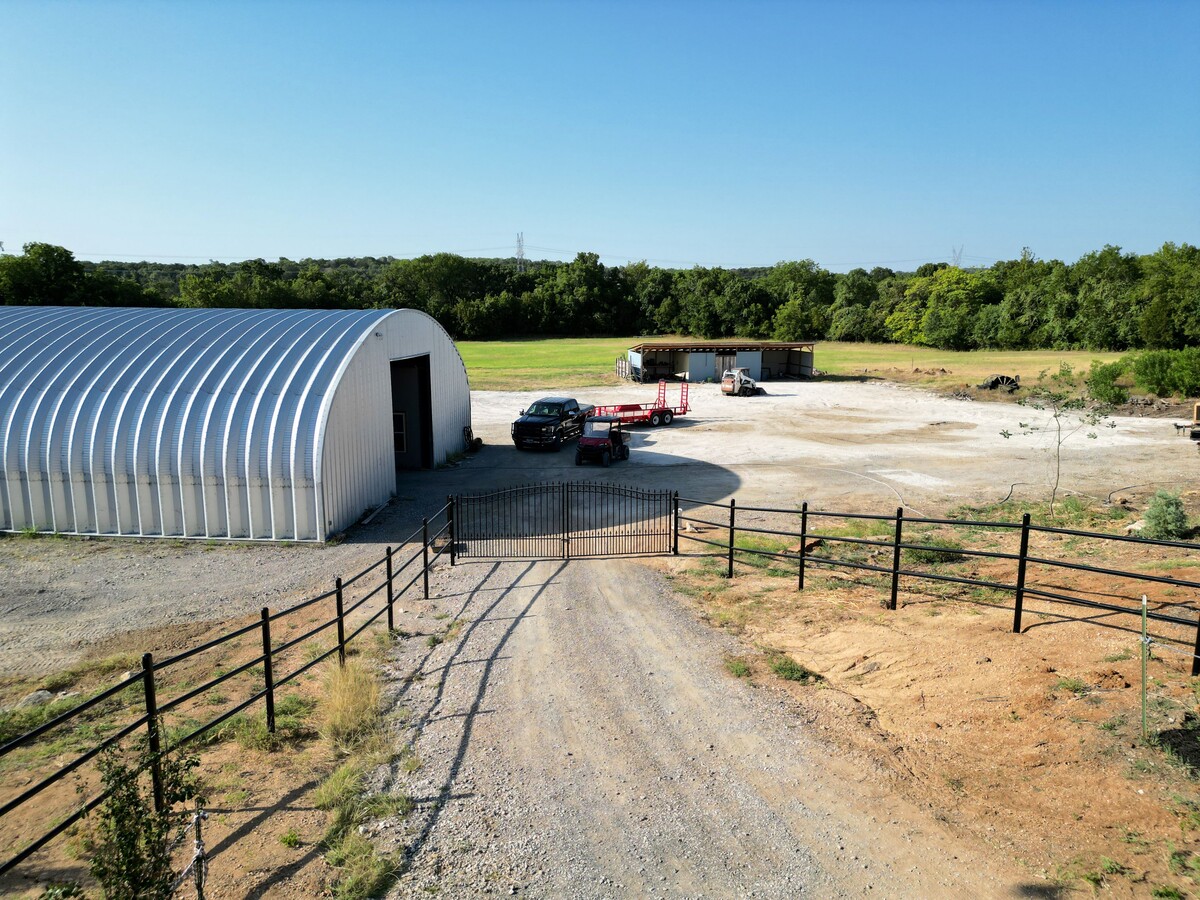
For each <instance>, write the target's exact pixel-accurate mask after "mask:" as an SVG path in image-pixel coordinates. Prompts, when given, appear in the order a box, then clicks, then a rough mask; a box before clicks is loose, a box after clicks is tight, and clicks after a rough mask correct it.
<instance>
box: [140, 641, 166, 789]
mask: <svg viewBox="0 0 1200 900" xmlns="http://www.w3.org/2000/svg"><path fill="white" fill-rule="evenodd" d="M142 686H143V688H144V689H145V694H146V745H147V747H148V748H149V750H150V781H151V783H152V784H153V785H154V811H155V812H162V811H163V810H164V809H165V808H166V805H167V804H166V801H165V800H164V799H163V782H162V761H161V760H160V759H159V757H160V756H161V755H162V744H161V741H160V740H159V734H158V698H157V697H156V695H155V692H154V654H153V653H143V654H142Z"/></svg>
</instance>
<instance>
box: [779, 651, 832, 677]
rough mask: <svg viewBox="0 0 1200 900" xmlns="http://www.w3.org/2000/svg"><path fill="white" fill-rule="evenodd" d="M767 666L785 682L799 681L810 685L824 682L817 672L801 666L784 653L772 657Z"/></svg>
mask: <svg viewBox="0 0 1200 900" xmlns="http://www.w3.org/2000/svg"><path fill="white" fill-rule="evenodd" d="M767 665H768V666H770V668H771V671H772V672H774V673H775V674H776V675H778V676H779V677H780V678H782V679H783V680H784V681H798V682H800V683H801V684H809V683H811V682H817V681H821V680H822V678H821V676H820V675H818V674H817V673H816V672H814V671H812V670H811V669H808V668H806V667H804V666H802V665H800V663H798V662H796V661H795V660H794V659H792V658H791V657H790V656H787V655H785V654H783V653H779V654H776V655H774V656H772V657H771V658H770V659H769V660H767Z"/></svg>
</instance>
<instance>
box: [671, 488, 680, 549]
mask: <svg viewBox="0 0 1200 900" xmlns="http://www.w3.org/2000/svg"><path fill="white" fill-rule="evenodd" d="M671 509H672V513H671V554H672V555H673V556H678V555H679V491H676V492H675V494H674V495H673V497H672V506H671Z"/></svg>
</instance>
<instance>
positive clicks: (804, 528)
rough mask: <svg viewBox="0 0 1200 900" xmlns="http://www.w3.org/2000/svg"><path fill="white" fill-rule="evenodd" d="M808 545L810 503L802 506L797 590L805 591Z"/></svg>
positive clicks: (806, 502) (805, 502)
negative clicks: (805, 555) (805, 547)
mask: <svg viewBox="0 0 1200 900" xmlns="http://www.w3.org/2000/svg"><path fill="white" fill-rule="evenodd" d="M807 543H808V501H807V500H805V501H804V503H803V504H801V506H800V580H799V583H798V584H797V585H796V590H798V591H802V590H804V545H805V544H807Z"/></svg>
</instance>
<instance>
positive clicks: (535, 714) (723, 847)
mask: <svg viewBox="0 0 1200 900" xmlns="http://www.w3.org/2000/svg"><path fill="white" fill-rule="evenodd" d="M510 585H511V587H510ZM437 587H438V591H439V594H440V595H441V596H442V597H444V598H445V599H443V600H440V601H439V602H438V604H437V605H438V607H439V609H440V610H441V612H442V613H446V614H449V615H450V616H452V617H454V618H459V619H461V620H462V623H463V624H462V626H461V631H459V632H458V634H457V636H456V637H455V638H454V639H452V640H449V641H447V642H446V643H444V644H442V645H440V646H438V647H435V648H434V649H432V650H430V649H427V648H426V647H425V646H424V645H423V644H422V645H421V646H420V647H419V648H418V647H416V646H414V645H416V644H417V643H418V642H414V641H409V642H406V644H405V646H407V647H410V649H408V650H407V651H401V652H402V656H401V658H399V659H397V660H396V664H395V665H396V672H397V673H398V674H400V673H405V672H409V673H411V672H413V671H414V670H415V671H419V673H420V674H419V675H418V676H417V677H416V678H415V679H410V680H409V681H408V682H407V683H406V684H404V685H402V686H401V687H400V688H399V689H398V690H399V692H400V697H399V699H398V702H399V703H401V704H402V705H403V706H404V707H405V708H406V709H407V710H408V711H409V712H410V714H411V723H412V730H411V732H410V735H409V737H410V739H411V740H412V741H413V746H414V748H415V750H416V752H417V754H418V755H419V757H420V758H421V759H422V760H423V766H422V768H421V769H420V770H419V771H417V772H416V773H415V774H413V775H410V776H407V777H405V776H400V777H401V780H402V782H403V781H405V779H406V781H407V783H406V784H405V789H406V790H407V791H408V793H409V794H410V796H412V797H413V798H414V799H415V800H416V801H417V809H416V811H415V812H414V813H413V815H412V816H411V817H410V818H409V820H408V821H407V825H406V827H405V828H404V829H403V830H402V829H401V828H399V827H398V828H396V829H395V830H393V831H390V832H383V833H381V834H380V835H378V836H377V837H376V840H377V841H379V843H381V844H382V845H383V846H385V847H390V848H394V849H397V850H398V851H399V852H401V853H402V854H403V853H405V852H407V859H408V865H409V871H408V872H407V874H406V875H405V876H404V878H403V879H402V881H401V882H400V884H399V886H398V887H397V889H396V890H395V891H394V892H393V895H398V896H428V894H427V893H426V892H427V891H432V890H435V889H436V890H439V891H440V895H441V896H453V897H465V896H473V895H476V894H478V893H480V892H483V891H487V892H494V893H500V894H509V893H515V894H518V895H520V896H530V897H641V896H668V897H699V896H703V897H780V896H793V895H797V894H807V895H812V896H817V897H850V896H853V897H861V896H864V895H866V894H868V893H870V894H874V895H878V896H888V897H961V896H1018V895H1020V892H1021V891H1022V886H1021V885H1018V884H1017V882H1016V880H1015V879H1016V876H1015V872H1010V871H1006V870H1005V868H1004V867H1003V864H1002V863H997V862H996V861H994V860H989V859H985V858H981V857H980V856H979V855H978V853H977V852H975V851H971V850H968V849H966V848H965V846H961V845H959V843H958V842H957V841H956V840H955V839H954V837H953V836H951V835H949V834H947V833H946V832H945V831H944V830H943V829H942V827H941V826H939V825H938V823H937V822H935V821H934V820H933V819H932V818H931V817H930V816H929V815H928V814H927V813H925V812H924V811H921V810H917V809H915V808H913V807H911V806H908V805H906V804H905V803H903V802H902V801H899V800H898V799H896V798H895V797H894V796H893V795H892V794H891V793H890V792H889V791H888V789H887V787H886V786H885V785H884V783H883V778H882V776H881V775H880V774H879V773H878V772H876V771H875V770H874V769H872V768H871V767H869V766H861V765H857V764H856V763H855V762H854V761H852V760H851V761H845V760H844V758H842V759H834V758H833V757H832V755H831V754H829V752H828V751H827V749H826V748H824V747H822V745H821V744H820V743H819V742H818V741H817V740H816V739H814V738H812V737H811V736H809V735H808V734H807V733H806V732H805V729H804V726H803V723H802V722H801V721H800V720H799V719H798V718H796V716H795V715H794V710H793V707H792V702H791V700H790V698H789V696H788V695H787V694H786V692H783V691H772V690H764V689H755V688H752V687H750V686H748V685H747V684H745V683H744V682H740V681H738V680H736V679H734V678H733V677H732V676H730V675H729V674H728V673H727V672H726V671H725V670H724V667H723V665H722V661H723V657H724V655H725V654H726V653H728V652H732V651H735V650H736V647H735V645H734V644H733V643H732V642H731V641H730V639H729V638H728V637H726V636H724V635H721V634H719V633H717V632H715V631H713V630H711V629H709V628H707V627H706V626H704V625H702V624H701V623H699V622H698V621H697V620H696V618H695V616H694V615H693V614H692V613H691V612H689V611H688V610H687V609H685V608H684V607H683V606H681V605H680V602H679V601H678V600H677V599H676V598H675V596H674V595H673V594H671V593H670V592H669V591H667V590H666V589H665V587H664V583H663V582H662V580H661V576H658V575H656V574H654V573H653V572H651V571H649V570H648V569H645V568H642V567H640V566H639V565H637V564H636V563H631V562H616V561H604V562H589V561H573V562H570V563H559V562H537V563H516V562H506V563H495V564H493V563H471V564H468V565H463V566H459V567H458V568H456V569H454V570H449V569H446V570H442V572H441V574H440V575H439V576H438V579H437ZM814 689H816V688H814ZM405 847H407V848H408V850H407V851H405ZM1030 887H1033V886H1032V885H1026V886H1024V889H1026V890H1027V889H1028V888H1030Z"/></svg>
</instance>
